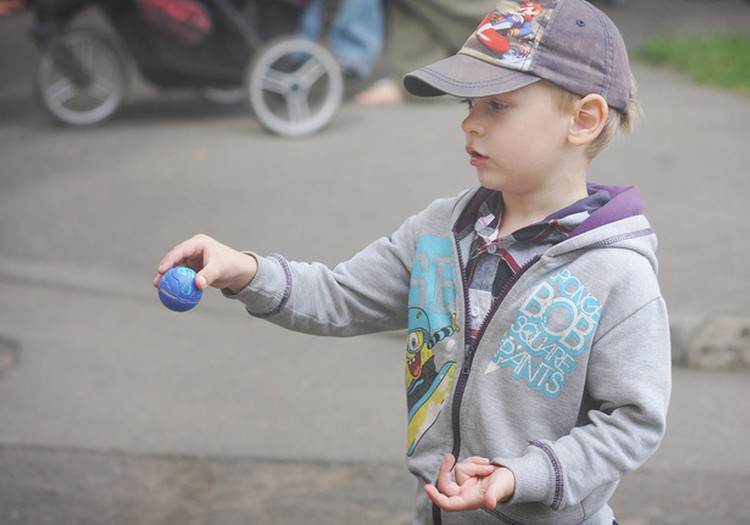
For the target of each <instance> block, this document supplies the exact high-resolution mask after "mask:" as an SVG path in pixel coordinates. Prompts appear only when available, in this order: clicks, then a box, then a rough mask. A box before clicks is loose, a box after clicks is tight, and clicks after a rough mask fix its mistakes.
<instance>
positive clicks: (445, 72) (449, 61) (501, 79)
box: [403, 53, 541, 98]
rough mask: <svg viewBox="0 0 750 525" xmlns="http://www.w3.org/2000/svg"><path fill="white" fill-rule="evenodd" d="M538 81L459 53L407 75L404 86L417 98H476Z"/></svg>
mask: <svg viewBox="0 0 750 525" xmlns="http://www.w3.org/2000/svg"><path fill="white" fill-rule="evenodd" d="M538 80H541V79H540V78H539V77H537V76H534V75H530V74H528V73H524V72H522V71H516V70H514V69H507V68H504V67H501V66H496V65H493V64H490V63H489V62H485V61H483V60H479V59H478V58H474V57H472V56H469V55H465V54H461V53H459V54H457V55H453V56H450V57H448V58H444V59H443V60H440V61H439V62H435V63H434V64H431V65H429V66H425V67H423V68H420V69H417V70H416V71H412V72H411V73H408V74H407V75H406V76H405V77H404V80H403V82H404V87H405V88H406V91H408V92H409V93H411V94H412V95H416V96H418V97H436V96H439V95H453V96H455V97H467V98H476V97H490V96H493V95H499V94H501V93H508V92H509V91H514V90H516V89H520V88H522V87H525V86H528V85H529V84H533V83H534V82H536V81H538Z"/></svg>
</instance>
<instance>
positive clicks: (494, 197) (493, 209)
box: [472, 189, 610, 256]
mask: <svg viewBox="0 0 750 525" xmlns="http://www.w3.org/2000/svg"><path fill="white" fill-rule="evenodd" d="M609 200H610V195H609V192H607V191H606V190H603V189H597V190H595V191H593V193H590V194H589V196H588V197H585V198H583V199H581V200H579V201H577V202H575V203H573V204H571V205H570V206H567V207H565V208H563V209H561V210H559V211H556V212H555V213H553V214H552V215H549V216H548V217H546V218H545V219H543V220H541V221H539V222H537V223H535V224H531V225H529V226H526V227H524V228H521V229H520V230H517V231H515V232H513V233H512V234H510V235H508V236H506V237H500V234H499V229H500V222H501V220H502V214H503V197H502V194H501V193H500V192H492V193H491V194H490V195H489V196H488V197H487V199H485V201H484V202H482V204H481V205H480V207H479V212H478V214H477V219H476V222H475V223H474V230H473V231H474V233H475V234H476V239H477V241H478V242H477V243H475V245H474V246H473V248H474V249H473V250H472V251H473V252H474V254H473V255H474V256H476V255H478V254H480V253H485V252H489V253H496V252H502V251H507V250H508V249H509V248H510V247H511V246H513V245H514V244H516V243H517V242H531V243H538V244H557V243H559V242H561V241H563V240H565V239H567V238H568V236H569V235H570V233H571V232H572V231H573V230H574V229H575V228H576V227H577V226H579V225H580V224H581V223H583V222H584V221H585V220H586V219H587V218H588V217H589V216H590V215H591V214H592V213H593V212H594V211H596V210H597V209H599V208H600V207H602V206H603V205H604V204H606V203H607V202H609Z"/></svg>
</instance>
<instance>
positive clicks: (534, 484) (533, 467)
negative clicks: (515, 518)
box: [492, 441, 563, 510]
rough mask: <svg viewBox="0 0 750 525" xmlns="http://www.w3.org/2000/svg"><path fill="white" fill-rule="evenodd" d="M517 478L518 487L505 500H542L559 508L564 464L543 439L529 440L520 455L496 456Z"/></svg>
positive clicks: (555, 508)
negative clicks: (509, 456)
mask: <svg viewBox="0 0 750 525" xmlns="http://www.w3.org/2000/svg"><path fill="white" fill-rule="evenodd" d="M492 463H494V464H496V465H501V466H503V467H506V468H507V469H508V470H510V471H511V472H512V473H513V476H514V477H515V479H516V490H515V492H514V493H513V496H511V498H510V499H509V500H507V501H506V502H505V503H506V504H513V503H531V502H537V503H538V502H541V503H544V504H545V505H547V506H548V507H550V508H551V509H552V510H558V509H559V508H560V505H561V503H562V496H563V475H562V465H561V463H560V461H559V459H558V458H557V455H556V454H555V452H554V450H553V449H552V447H551V446H550V445H549V444H547V443H544V442H541V441H534V442H531V443H530V444H529V447H528V448H527V449H526V453H525V454H524V455H523V456H522V457H520V458H494V459H493V460H492Z"/></svg>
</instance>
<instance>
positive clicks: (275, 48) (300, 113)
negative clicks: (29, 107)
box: [31, 0, 343, 137]
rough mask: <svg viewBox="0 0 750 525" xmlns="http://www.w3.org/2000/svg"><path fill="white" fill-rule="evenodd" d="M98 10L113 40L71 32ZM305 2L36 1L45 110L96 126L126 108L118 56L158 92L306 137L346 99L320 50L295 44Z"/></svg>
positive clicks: (57, 117)
mask: <svg viewBox="0 0 750 525" xmlns="http://www.w3.org/2000/svg"><path fill="white" fill-rule="evenodd" d="M92 4H93V5H96V6H97V7H98V8H99V9H101V11H102V12H103V13H104V15H105V16H106V18H107V20H108V22H109V23H110V25H111V26H112V28H113V29H114V32H115V33H116V35H117V36H118V37H119V40H120V41H121V43H120V42H115V41H114V40H113V39H112V38H111V37H110V36H108V35H107V34H106V33H104V32H102V31H99V30H95V29H70V28H68V27H66V26H67V24H68V23H69V22H70V21H71V20H72V19H73V17H74V16H75V15H77V14H78V13H79V12H80V11H81V10H82V9H84V8H86V7H88V6H90V5H92ZM303 7H304V0H203V1H199V0H36V2H35V11H36V22H35V24H34V26H33V27H32V30H31V35H32V38H33V39H34V41H35V42H36V43H37V44H38V46H39V47H40V49H41V57H40V60H39V64H38V68H37V71H36V82H35V87H36V91H37V94H38V98H39V100H40V102H41V105H42V107H43V109H44V110H45V111H46V112H47V113H48V114H49V115H50V116H51V117H52V118H53V119H55V120H57V121H59V122H61V123H64V124H67V125H73V126H86V125H91V124H96V123H99V122H102V121H103V120H105V119H107V118H108V117H110V116H111V115H112V114H113V113H114V112H115V111H116V110H117V109H118V107H120V105H121V104H122V102H123V100H124V97H125V91H126V85H127V76H128V71H127V67H126V61H125V55H124V52H123V51H122V49H125V50H127V53H128V54H129V55H130V56H131V57H132V58H133V61H134V63H135V65H136V67H137V69H138V71H139V73H140V75H141V76H142V77H143V78H144V79H146V80H147V81H148V82H149V83H151V84H153V85H154V86H156V87H159V88H190V89H193V90H195V91H196V92H197V93H198V94H199V96H201V97H203V98H204V99H207V100H209V101H211V102H214V103H217V104H239V103H241V102H243V101H245V100H249V102H250V106H251V108H252V109H253V111H254V112H255V115H256V116H257V117H258V120H259V121H260V123H261V124H262V125H263V127H264V128H266V129H267V130H269V131H271V132H273V133H276V134H279V135H282V136H290V137H292V136H302V135H307V134H310V133H314V132H315V131H317V130H319V129H321V128H323V127H324V126H326V125H327V124H328V123H329V122H330V121H331V119H332V118H333V117H334V116H335V114H336V112H337V111H338V109H339V107H340V105H341V100H342V96H343V80H342V76H341V72H340V69H339V67H338V64H337V63H336V61H335V59H334V58H333V57H332V55H331V54H330V52H329V51H328V50H327V49H325V48H324V47H323V46H321V45H320V44H318V43H317V42H313V41H310V40H305V39H302V38H298V37H296V36H295V35H296V33H297V30H298V26H299V21H300V18H301V15H302V9H303Z"/></svg>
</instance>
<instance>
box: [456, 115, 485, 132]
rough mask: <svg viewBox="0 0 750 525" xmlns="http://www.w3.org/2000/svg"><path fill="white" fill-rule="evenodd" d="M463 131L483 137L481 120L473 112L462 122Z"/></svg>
mask: <svg viewBox="0 0 750 525" xmlns="http://www.w3.org/2000/svg"><path fill="white" fill-rule="evenodd" d="M461 129H462V130H463V132H464V133H466V134H467V135H468V134H474V135H481V133H482V127H481V125H480V123H479V119H478V118H477V117H476V115H474V114H473V113H472V112H469V114H468V115H466V118H465V119H464V120H463V122H461Z"/></svg>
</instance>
